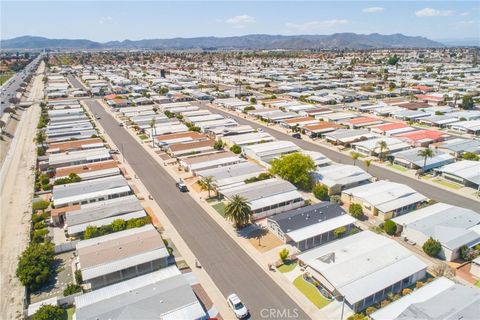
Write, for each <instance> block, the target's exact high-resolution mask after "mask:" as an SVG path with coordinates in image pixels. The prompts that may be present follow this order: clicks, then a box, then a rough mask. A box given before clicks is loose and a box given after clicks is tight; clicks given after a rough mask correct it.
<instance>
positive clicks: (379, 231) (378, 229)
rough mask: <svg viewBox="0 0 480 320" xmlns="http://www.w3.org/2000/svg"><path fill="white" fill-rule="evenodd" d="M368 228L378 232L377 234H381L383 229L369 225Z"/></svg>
mask: <svg viewBox="0 0 480 320" xmlns="http://www.w3.org/2000/svg"><path fill="white" fill-rule="evenodd" d="M368 230H370V231H373V232H375V233H378V234H381V233H383V231H384V230H383V229H382V228H380V227H379V226H371V227H370V228H368Z"/></svg>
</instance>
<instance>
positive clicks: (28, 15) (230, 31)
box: [0, 0, 480, 41]
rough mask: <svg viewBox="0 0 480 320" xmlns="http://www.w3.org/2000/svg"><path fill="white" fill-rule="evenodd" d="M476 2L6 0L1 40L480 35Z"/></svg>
mask: <svg viewBox="0 0 480 320" xmlns="http://www.w3.org/2000/svg"><path fill="white" fill-rule="evenodd" d="M479 3H480V2H477V1H460V2H459V1H408V0H403V1H307V2H299V1H280V2H278V1H243V2H240V1H210V2H205V1H192V2H187V1H175V2H173V1H172V2H169V1H148V2H139V1H135V2H134V1H107V2H99V1H48V2H46V1H33V2H27V1H4V0H1V2H0V6H1V8H0V9H1V22H0V24H1V34H0V35H1V38H2V39H9V38H13V37H17V36H22V35H35V36H44V37H50V38H69V39H74V38H83V39H90V40H95V41H109V40H124V39H131V40H138V39H150V38H172V37H196V36H232V35H244V34H251V33H266V34H332V33H336V32H355V33H375V32H376V33H381V34H392V33H403V34H405V35H411V36H425V37H429V38H432V39H445V38H471V37H476V38H478V37H480V4H479Z"/></svg>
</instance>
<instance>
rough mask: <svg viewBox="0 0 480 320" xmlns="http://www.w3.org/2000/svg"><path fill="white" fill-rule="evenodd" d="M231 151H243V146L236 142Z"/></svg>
mask: <svg viewBox="0 0 480 320" xmlns="http://www.w3.org/2000/svg"><path fill="white" fill-rule="evenodd" d="M230 151H232V152H233V153H235V154H240V153H241V152H242V148H241V147H240V146H239V145H238V144H234V145H233V146H232V147H231V148H230Z"/></svg>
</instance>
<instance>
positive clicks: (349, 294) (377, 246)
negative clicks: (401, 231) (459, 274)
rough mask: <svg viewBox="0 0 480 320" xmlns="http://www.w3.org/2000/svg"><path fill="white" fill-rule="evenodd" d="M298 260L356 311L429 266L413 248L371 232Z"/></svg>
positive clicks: (409, 281)
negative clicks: (416, 254) (410, 248)
mask: <svg viewBox="0 0 480 320" xmlns="http://www.w3.org/2000/svg"><path fill="white" fill-rule="evenodd" d="M298 259H299V261H300V263H301V264H302V265H304V266H306V271H307V272H308V273H309V274H311V275H312V276H313V278H314V279H315V280H317V281H318V282H319V283H320V284H321V285H322V287H323V288H324V289H325V290H327V291H328V292H329V293H331V294H332V295H333V296H335V297H337V298H338V299H340V300H343V299H344V301H345V304H346V305H347V306H348V307H350V308H351V309H352V310H353V311H355V312H358V311H362V310H364V309H366V308H367V307H369V306H371V305H373V304H375V303H377V302H380V301H382V300H384V299H385V297H386V296H387V294H388V293H389V292H394V293H395V292H399V291H401V290H402V289H403V288H406V287H409V286H411V285H412V284H414V283H415V282H416V281H418V280H421V279H423V278H424V277H425V275H426V269H427V265H426V264H425V263H424V262H422V261H421V260H420V259H418V258H417V257H416V256H415V255H414V254H413V253H412V252H411V251H410V250H408V249H406V248H404V247H403V246H402V245H400V244H398V243H397V242H396V241H394V240H391V239H389V238H387V237H384V236H382V235H379V234H376V233H373V232H371V231H362V232H359V233H356V234H354V235H351V236H348V237H345V238H342V239H339V240H337V241H333V242H331V243H327V244H325V245H323V246H320V247H317V248H314V249H312V250H309V251H306V252H304V253H302V254H300V255H299V256H298Z"/></svg>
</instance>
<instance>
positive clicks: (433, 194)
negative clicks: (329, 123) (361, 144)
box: [201, 103, 480, 212]
mask: <svg viewBox="0 0 480 320" xmlns="http://www.w3.org/2000/svg"><path fill="white" fill-rule="evenodd" d="M201 107H203V108H206V109H209V110H210V111H212V112H216V113H220V114H222V115H224V116H225V117H231V118H234V119H235V120H236V121H237V122H239V123H240V124H248V125H251V126H252V127H254V128H258V127H260V126H261V127H262V128H263V129H264V130H265V131H266V132H268V133H270V134H271V135H272V136H274V137H275V138H277V139H278V140H288V141H292V142H294V143H295V144H296V145H298V146H299V147H300V148H302V149H304V150H312V151H317V152H321V153H322V154H324V155H325V156H327V157H328V158H330V159H331V160H333V161H335V162H338V163H343V164H353V160H352V158H351V157H350V156H348V155H345V154H343V153H340V152H337V151H334V150H331V149H329V148H326V147H322V146H319V145H317V144H314V143H311V142H309V141H305V140H301V139H295V138H293V137H292V136H290V135H288V134H286V133H283V132H279V131H277V130H275V129H271V128H268V127H266V126H262V125H261V124H259V123H257V122H253V121H250V120H247V119H244V118H242V117H238V116H234V115H232V114H230V113H228V112H224V111H223V110H220V109H219V108H214V107H210V106H208V105H206V104H205V103H202V104H201ZM356 165H357V166H359V167H361V168H363V169H364V170H366V168H365V165H364V164H363V162H362V161H360V160H358V161H357V163H356ZM368 172H369V173H370V174H371V175H373V176H375V177H377V178H379V179H383V180H389V181H392V182H398V183H402V184H406V185H408V186H410V187H411V188H413V189H414V190H416V191H418V192H420V193H422V194H423V195H425V196H426V197H428V198H429V199H433V200H436V201H439V202H445V203H449V204H452V205H456V206H460V207H464V208H469V209H471V210H474V211H477V212H480V202H479V201H475V200H473V199H471V198H467V197H463V196H461V195H459V194H457V193H454V192H450V191H448V190H445V189H442V188H439V187H435V186H432V185H430V184H427V183H425V182H423V181H422V180H419V179H415V178H411V177H409V176H406V175H404V174H401V173H396V172H394V171H391V170H388V169H385V168H382V167H378V166H374V165H372V166H370V168H369V169H368Z"/></svg>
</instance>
